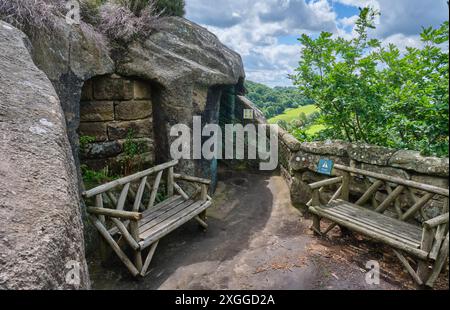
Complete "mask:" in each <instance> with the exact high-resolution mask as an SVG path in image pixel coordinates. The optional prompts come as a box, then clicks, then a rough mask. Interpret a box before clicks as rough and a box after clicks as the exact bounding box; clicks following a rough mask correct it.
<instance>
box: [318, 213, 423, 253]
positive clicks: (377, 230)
mask: <svg viewBox="0 0 450 310" xmlns="http://www.w3.org/2000/svg"><path fill="white" fill-rule="evenodd" d="M316 209H318V210H319V211H321V213H322V214H325V217H326V216H330V219H331V220H335V219H340V220H342V221H345V222H348V223H351V224H353V226H357V227H359V228H361V229H362V231H366V230H369V231H372V232H374V233H376V234H377V235H380V236H382V237H384V238H388V239H390V240H392V241H395V242H400V243H402V244H404V245H407V246H408V247H411V248H414V249H418V248H419V247H420V243H419V242H413V241H411V240H409V239H405V238H403V237H399V236H396V235H392V234H390V233H388V232H386V231H384V230H382V229H380V228H379V227H374V226H370V225H367V224H366V223H363V222H360V221H357V220H354V219H352V218H349V217H348V216H346V215H342V214H339V213H336V212H332V211H331V212H330V211H326V210H325V209H320V208H317V207H316Z"/></svg>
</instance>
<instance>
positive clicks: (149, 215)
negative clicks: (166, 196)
mask: <svg viewBox="0 0 450 310" xmlns="http://www.w3.org/2000/svg"><path fill="white" fill-rule="evenodd" d="M184 201H185V200H184V199H183V197H178V198H177V199H174V200H172V201H171V202H170V203H166V204H163V205H162V206H161V207H159V208H154V210H152V209H150V210H147V211H146V212H145V213H144V214H143V217H142V219H141V220H140V221H139V226H142V225H144V224H146V223H148V222H150V221H151V220H153V219H155V218H157V217H158V216H161V215H163V214H164V213H166V212H168V211H170V210H171V209H173V208H175V207H176V206H178V205H179V204H182V203H183V202H184Z"/></svg>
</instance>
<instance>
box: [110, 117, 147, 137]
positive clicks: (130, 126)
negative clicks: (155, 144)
mask: <svg viewBox="0 0 450 310" xmlns="http://www.w3.org/2000/svg"><path fill="white" fill-rule="evenodd" d="M129 132H132V133H133V138H145V137H149V136H151V135H152V133H153V129H152V122H151V120H150V119H143V120H136V121H129V122H113V123H108V137H109V139H110V140H120V139H125V138H127V135H128V133H129Z"/></svg>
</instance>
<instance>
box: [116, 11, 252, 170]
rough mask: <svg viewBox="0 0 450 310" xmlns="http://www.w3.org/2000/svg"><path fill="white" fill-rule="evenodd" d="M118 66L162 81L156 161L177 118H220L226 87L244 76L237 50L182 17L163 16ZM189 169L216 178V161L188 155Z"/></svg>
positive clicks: (164, 156) (188, 121)
mask: <svg viewBox="0 0 450 310" xmlns="http://www.w3.org/2000/svg"><path fill="white" fill-rule="evenodd" d="M116 72H117V73H118V74H120V75H123V76H137V77H139V78H142V79H146V80H151V81H154V82H155V83H157V84H158V85H159V86H160V87H159V89H158V91H157V92H156V93H155V94H154V98H153V100H154V103H156V108H157V109H156V110H155V111H154V122H155V136H156V137H158V139H157V141H156V148H157V149H158V150H159V152H158V154H156V155H157V161H159V162H162V161H166V160H168V159H170V158H169V145H170V143H171V141H173V139H174V138H173V137H170V135H169V134H170V128H171V126H172V125H175V124H185V125H188V126H190V127H191V126H192V118H193V116H195V115H196V116H202V123H203V124H205V123H213V124H217V123H218V118H219V108H220V104H221V97H222V93H223V92H224V90H225V89H226V87H227V86H235V85H237V84H238V83H239V82H240V81H243V79H244V77H245V73H244V67H243V64H242V59H241V57H240V55H239V54H237V53H236V52H234V51H232V50H231V49H229V48H228V47H226V46H225V45H223V44H222V43H221V42H220V41H219V39H218V38H217V37H216V36H215V35H214V34H212V33H211V32H209V31H208V30H207V29H205V28H203V27H201V26H199V25H197V24H195V23H192V22H190V21H188V20H186V19H184V18H179V17H171V18H165V19H163V20H162V21H161V30H160V31H158V32H156V33H155V34H153V35H152V36H150V38H148V39H147V40H146V41H145V42H143V43H142V42H135V43H133V44H131V45H130V46H129V47H128V53H127V54H126V55H123V57H121V58H120V59H118V60H117V68H116ZM181 167H182V168H181V169H182V170H183V171H184V172H185V173H190V174H195V175H199V176H204V177H208V178H211V177H212V178H214V175H215V171H212V170H213V169H214V168H211V167H214V163H210V162H208V161H184V162H182V163H181Z"/></svg>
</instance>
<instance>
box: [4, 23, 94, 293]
mask: <svg viewBox="0 0 450 310" xmlns="http://www.w3.org/2000/svg"><path fill="white" fill-rule="evenodd" d="M27 46H29V43H28V39H27V37H26V36H25V35H24V34H23V33H22V32H20V31H19V30H17V29H16V28H14V27H12V26H11V25H9V24H6V23H4V22H2V21H0V289H72V288H89V286H90V283H89V277H88V273H87V267H86V263H85V257H84V241H83V228H82V223H81V216H80V205H79V197H78V187H77V179H76V170H75V165H74V160H73V157H72V153H71V151H70V145H69V141H68V138H67V131H66V123H65V120H64V113H63V111H62V109H61V105H60V102H59V100H58V96H57V94H56V92H55V89H54V88H53V86H52V84H51V83H50V81H49V79H48V78H47V77H46V75H45V74H44V73H43V72H42V71H40V70H39V69H38V68H37V67H36V66H35V65H34V63H33V61H32V59H31V56H30V53H29V50H28V49H27ZM70 271H72V272H73V275H74V277H73V278H71V277H70V273H69V272H70ZM68 275H69V276H68ZM66 276H68V279H69V281H67V280H66ZM78 276H79V277H78ZM70 279H72V280H70ZM78 280H79V281H78Z"/></svg>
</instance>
